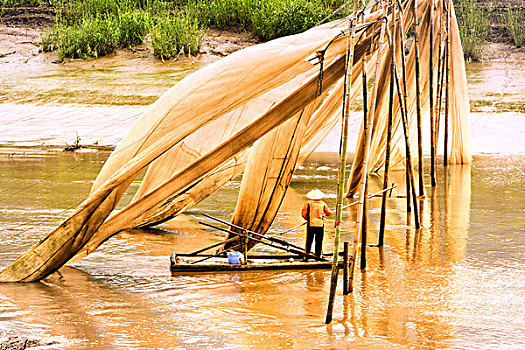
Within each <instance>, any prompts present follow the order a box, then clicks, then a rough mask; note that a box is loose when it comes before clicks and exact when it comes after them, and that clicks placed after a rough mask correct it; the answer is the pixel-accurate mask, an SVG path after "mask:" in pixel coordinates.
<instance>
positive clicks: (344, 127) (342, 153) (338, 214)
mask: <svg viewBox="0 0 525 350" xmlns="http://www.w3.org/2000/svg"><path fill="white" fill-rule="evenodd" d="M355 20H356V12H354V14H353V15H352V18H351V19H350V21H349V23H348V25H349V28H348V29H349V30H348V34H349V37H348V38H347V50H346V55H347V59H346V61H345V63H346V71H345V78H344V79H345V80H344V96H343V116H342V123H341V145H340V148H339V174H338V183H337V204H336V208H335V237H334V256H333V259H332V274H331V280H330V294H329V296H328V307H327V311H326V320H325V322H326V324H330V323H331V322H332V312H333V308H334V298H335V291H336V289H337V277H338V273H339V266H338V258H339V237H340V234H341V218H342V214H343V209H342V207H343V197H344V194H345V188H344V187H345V179H346V176H345V175H346V174H345V172H346V149H347V143H348V116H349V114H350V89H351V86H352V71H353V69H352V68H353V66H354V37H355V23H354V21H355Z"/></svg>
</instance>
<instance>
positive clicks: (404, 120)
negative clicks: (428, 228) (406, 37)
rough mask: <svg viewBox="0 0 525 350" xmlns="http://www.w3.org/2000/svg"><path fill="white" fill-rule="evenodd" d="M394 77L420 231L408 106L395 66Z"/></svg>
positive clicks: (415, 217) (417, 227)
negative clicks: (408, 126) (409, 134)
mask: <svg viewBox="0 0 525 350" xmlns="http://www.w3.org/2000/svg"><path fill="white" fill-rule="evenodd" d="M394 65H395V63H394ZM394 77H395V82H396V88H397V96H398V98H399V101H400V102H399V106H400V109H401V121H402V124H403V133H404V136H405V147H406V149H408V150H409V151H408V153H407V155H408V158H407V168H408V170H409V172H408V175H409V176H410V182H411V184H412V186H411V188H412V201H413V202H412V203H413V204H414V208H415V211H414V213H416V215H414V219H415V220H414V225H415V228H416V229H419V228H420V221H419V215H417V198H416V195H415V191H416V189H415V186H414V173H413V169H412V166H411V160H410V158H411V157H410V142H409V139H408V134H407V129H408V128H407V114H406V105H405V104H404V102H403V96H401V83H400V82H399V76H398V73H397V66H394ZM409 224H410V216H409V217H408V218H407V225H409Z"/></svg>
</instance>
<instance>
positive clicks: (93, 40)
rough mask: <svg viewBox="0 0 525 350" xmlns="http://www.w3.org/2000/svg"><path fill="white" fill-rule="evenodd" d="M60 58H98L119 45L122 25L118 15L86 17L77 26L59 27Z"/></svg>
mask: <svg viewBox="0 0 525 350" xmlns="http://www.w3.org/2000/svg"><path fill="white" fill-rule="evenodd" d="M57 31H58V35H57V47H58V53H57V55H58V60H59V61H62V60H63V59H64V57H71V58H83V59H86V58H96V57H99V56H104V55H107V54H109V53H112V52H115V50H116V49H117V48H118V47H119V38H120V27H119V22H118V19H117V18H116V17H110V16H104V17H103V16H95V17H84V18H83V19H82V21H81V22H80V23H79V25H78V27H75V26H58V27H57Z"/></svg>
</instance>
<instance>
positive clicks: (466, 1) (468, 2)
mask: <svg viewBox="0 0 525 350" xmlns="http://www.w3.org/2000/svg"><path fill="white" fill-rule="evenodd" d="M454 6H455V8H456V16H457V20H458V26H459V35H460V37H461V43H462V44H463V52H464V54H465V59H467V60H468V61H470V60H474V61H477V60H480V59H481V57H482V56H483V49H484V46H485V44H486V41H487V36H488V30H489V19H488V16H487V14H486V13H485V12H484V11H483V9H481V8H480V7H479V6H477V3H476V1H474V0H458V1H455V2H454Z"/></svg>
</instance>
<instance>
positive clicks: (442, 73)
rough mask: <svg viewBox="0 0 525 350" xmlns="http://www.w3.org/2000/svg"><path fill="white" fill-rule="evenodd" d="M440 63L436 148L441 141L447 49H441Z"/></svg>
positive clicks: (435, 128)
mask: <svg viewBox="0 0 525 350" xmlns="http://www.w3.org/2000/svg"><path fill="white" fill-rule="evenodd" d="M439 51H440V55H439V63H438V84H437V101H436V104H437V108H436V116H435V119H434V125H435V127H434V133H435V134H434V139H435V140H436V148H437V144H438V140H439V123H440V119H441V100H442V99H443V81H444V79H445V60H446V47H445V45H443V47H441V48H440V50H439Z"/></svg>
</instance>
